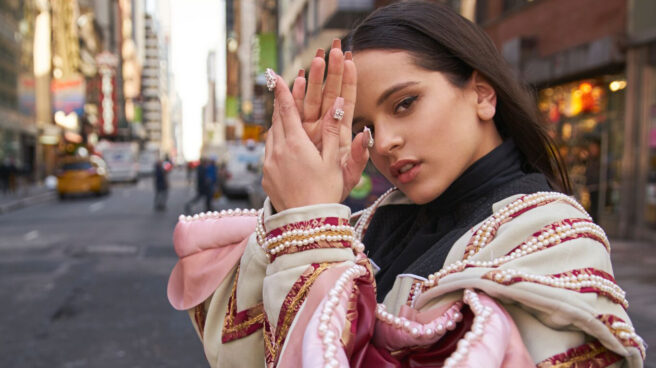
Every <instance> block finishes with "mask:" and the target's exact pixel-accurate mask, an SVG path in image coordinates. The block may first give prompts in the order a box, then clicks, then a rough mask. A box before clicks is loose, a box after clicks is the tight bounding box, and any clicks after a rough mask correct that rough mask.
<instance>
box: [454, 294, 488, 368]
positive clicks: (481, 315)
mask: <svg viewBox="0 0 656 368" xmlns="http://www.w3.org/2000/svg"><path fill="white" fill-rule="evenodd" d="M463 300H464V302H465V303H467V304H469V307H470V308H471V310H472V312H474V316H475V317H474V322H473V323H472V326H471V330H470V331H469V332H467V333H466V334H465V336H464V337H463V338H462V339H460V341H458V347H457V348H456V351H454V352H453V354H451V356H450V357H449V358H447V360H446V361H445V362H444V367H445V368H452V367H455V366H456V365H458V363H460V361H461V360H463V359H464V358H465V357H467V354H468V353H469V349H470V347H471V346H472V344H474V343H475V342H476V341H477V340H479V339H480V338H481V337H482V336H483V332H484V331H483V329H484V327H485V323H486V322H487V321H488V319H489V318H490V315H491V314H492V308H490V307H488V306H484V305H483V303H481V301H480V299H479V298H478V295H476V293H474V292H473V291H471V290H469V289H466V290H465V293H464V296H463Z"/></svg>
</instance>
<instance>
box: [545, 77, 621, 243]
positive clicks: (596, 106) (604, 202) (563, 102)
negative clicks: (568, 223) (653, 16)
mask: <svg viewBox="0 0 656 368" xmlns="http://www.w3.org/2000/svg"><path fill="white" fill-rule="evenodd" d="M625 88H626V78H625V76H624V75H623V74H608V75H601V76H598V77H594V78H588V79H583V80H578V81H574V82H569V83H565V84H561V85H556V86H551V87H548V88H544V89H542V90H540V91H539V95H538V99H539V108H540V110H541V111H542V113H543V114H544V117H545V120H546V121H547V125H548V129H549V133H550V135H551V136H552V138H553V139H554V141H555V142H556V145H557V146H558V150H559V151H560V154H561V156H562V157H563V160H564V162H565V165H566V167H567V171H568V174H569V176H570V181H571V182H572V187H573V192H574V193H573V194H574V195H575V196H576V198H577V199H578V200H579V201H580V202H581V203H582V204H583V206H584V207H585V208H586V209H587V210H588V212H590V214H591V215H592V216H593V217H594V218H595V220H596V221H597V222H599V223H600V224H601V225H602V226H603V227H604V229H606V231H607V232H608V233H609V234H613V233H616V232H617V229H616V225H615V224H617V219H618V217H619V214H620V201H621V198H620V193H621V185H622V182H621V179H622V178H621V174H622V171H621V162H622V153H623V149H624V146H623V144H624V139H623V135H624V123H623V122H624V109H625V91H624V90H625Z"/></svg>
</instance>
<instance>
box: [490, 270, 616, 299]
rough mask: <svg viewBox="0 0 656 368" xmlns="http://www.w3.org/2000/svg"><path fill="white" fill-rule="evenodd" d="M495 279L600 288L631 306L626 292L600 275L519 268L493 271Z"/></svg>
mask: <svg viewBox="0 0 656 368" xmlns="http://www.w3.org/2000/svg"><path fill="white" fill-rule="evenodd" d="M493 272H494V276H491V277H493V278H494V281H496V282H498V283H510V282H512V281H513V279H516V278H520V280H521V281H529V282H535V283H539V284H543V285H547V286H552V287H558V288H563V289H570V290H574V291H577V290H579V289H581V288H586V287H592V288H595V289H597V290H600V291H601V292H602V293H605V294H607V295H610V297H611V299H614V300H615V301H617V302H619V303H620V304H622V306H623V307H624V308H625V309H626V308H628V307H629V303H628V301H627V300H626V299H625V297H626V292H625V291H624V290H622V288H620V287H619V286H618V285H617V284H615V283H614V282H612V281H610V280H607V279H605V278H603V277H601V276H598V275H590V274H586V273H581V274H578V275H576V276H574V275H571V276H562V277H555V276H551V275H536V274H530V273H526V272H523V271H519V270H512V269H509V270H498V271H493Z"/></svg>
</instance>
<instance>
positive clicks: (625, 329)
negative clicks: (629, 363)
mask: <svg viewBox="0 0 656 368" xmlns="http://www.w3.org/2000/svg"><path fill="white" fill-rule="evenodd" d="M597 319H599V320H600V321H601V322H602V323H603V324H604V325H606V327H607V328H608V329H609V330H610V332H611V333H612V334H613V336H615V338H617V339H618V340H619V341H620V343H622V345H625V346H633V347H635V348H637V349H638V350H640V354H641V355H642V358H643V359H644V358H645V352H646V350H645V349H646V347H645V341H644V340H643V339H642V337H640V336H639V335H638V334H636V332H635V329H634V328H633V326H631V325H630V324H629V323H626V322H624V321H623V320H622V319H621V318H618V317H617V316H615V315H611V314H600V315H598V316H597Z"/></svg>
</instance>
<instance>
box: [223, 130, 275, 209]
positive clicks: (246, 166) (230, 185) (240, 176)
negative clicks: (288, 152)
mask: <svg viewBox="0 0 656 368" xmlns="http://www.w3.org/2000/svg"><path fill="white" fill-rule="evenodd" d="M263 159H264V144H262V143H255V142H248V143H247V144H240V143H239V144H232V145H230V146H228V151H227V154H226V158H225V161H224V163H223V164H222V165H221V168H220V170H219V183H220V185H221V191H222V192H223V194H224V195H225V196H226V197H228V198H235V197H246V196H248V192H249V187H250V186H251V185H253V183H254V182H258V181H259V180H260V175H261V172H262V161H263Z"/></svg>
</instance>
